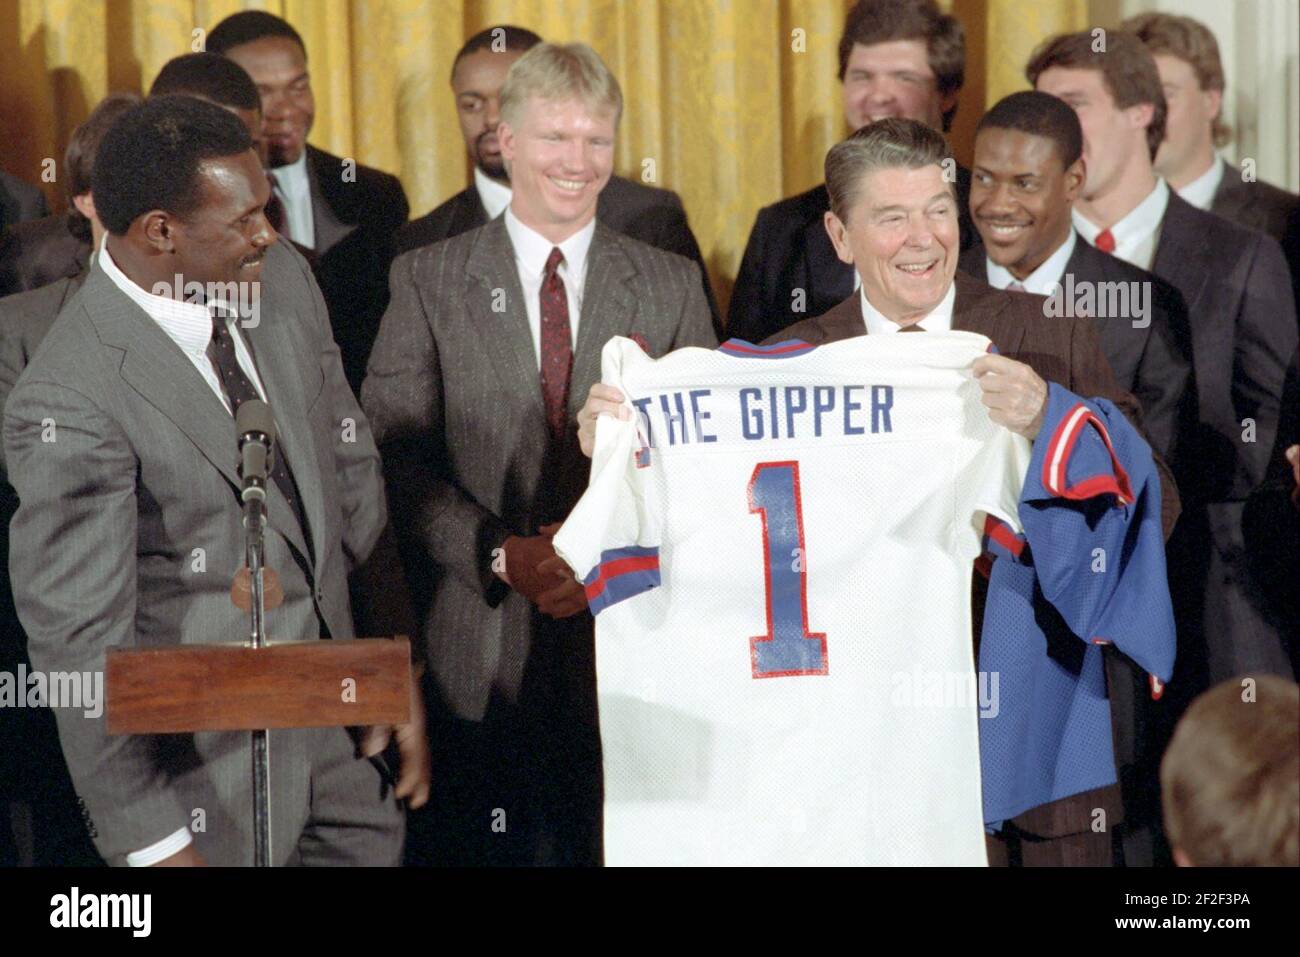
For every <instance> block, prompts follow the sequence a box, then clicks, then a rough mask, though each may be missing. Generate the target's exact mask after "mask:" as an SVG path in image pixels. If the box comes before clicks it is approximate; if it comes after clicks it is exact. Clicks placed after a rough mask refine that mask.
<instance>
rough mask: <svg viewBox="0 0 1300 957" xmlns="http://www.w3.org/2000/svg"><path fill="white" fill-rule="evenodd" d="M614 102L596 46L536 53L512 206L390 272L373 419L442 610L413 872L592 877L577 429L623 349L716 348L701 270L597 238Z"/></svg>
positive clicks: (512, 123)
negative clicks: (574, 528)
mask: <svg viewBox="0 0 1300 957" xmlns="http://www.w3.org/2000/svg"><path fill="white" fill-rule="evenodd" d="M622 106H623V99H622V93H621V91H620V90H619V86H618V81H617V80H616V79H615V78H614V77H613V75H612V74H611V73H610V72H609V70H608V68H607V67H606V66H605V64H604V63H603V62H601V60H600V58H599V57H598V56H597V55H596V54H595V52H594V51H592V50H591V48H590V47H587V46H584V45H582V44H570V45H567V46H557V45H554V44H549V43H541V44H537V45H535V46H533V47H532V48H531V49H530V50H529V51H528V52H527V53H525V54H523V55H522V56H520V57H519V59H518V60H517V61H516V62H515V63H514V65H513V66H512V67H511V68H510V72H509V75H508V76H507V78H506V81H505V85H504V86H503V87H502V89H501V123H500V126H499V128H498V131H497V139H498V141H499V143H500V149H501V157H502V160H503V161H504V162H505V164H506V167H507V169H508V171H509V173H510V183H511V187H512V188H511V195H510V202H509V205H508V206H507V207H506V209H505V211H504V212H503V213H502V214H501V215H499V216H497V217H495V218H494V219H491V220H489V221H488V222H487V223H486V224H484V225H482V226H479V227H478V228H477V229H472V230H470V231H468V232H464V233H461V234H460V235H458V236H454V237H452V238H451V239H448V240H445V241H443V242H440V243H435V244H433V245H427V246H421V247H419V248H417V249H414V250H412V251H411V252H407V253H404V254H402V255H401V256H399V257H397V260H396V261H395V262H394V264H393V280H392V284H393V301H392V304H391V305H390V306H389V308H388V312H387V313H386V314H385V316H384V321H383V325H382V327H381V329H380V334H379V339H378V341H377V342H376V343H375V351H374V354H373V356H372V357H371V360H370V371H369V374H368V375H367V377H366V382H365V386H364V388H363V389H362V403H363V406H364V408H365V410H366V414H367V415H368V416H369V417H370V420H371V421H372V422H373V423H374V428H375V436H376V441H377V443H378V445H379V448H380V451H381V453H382V455H383V460H384V472H385V477H386V479H387V481H388V488H389V494H390V496H391V497H392V501H393V511H394V513H395V514H397V515H400V516H402V521H401V522H400V523H398V524H397V526H396V530H397V533H398V537H399V539H401V540H402V544H403V545H404V546H405V548H406V551H407V554H408V556H410V557H411V560H410V561H408V567H413V568H423V569H424V570H425V579H426V580H425V581H424V582H422V583H420V585H419V587H421V588H423V589H426V590H428V591H429V592H431V594H430V595H429V599H428V601H427V602H421V604H423V605H427V608H428V611H427V614H426V615H425V620H424V634H425V638H426V644H427V648H428V666H429V667H428V680H427V683H426V692H427V694H428V696H429V712H430V722H431V724H430V728H431V736H430V742H431V744H432V747H433V754H434V767H435V771H434V774H433V781H434V787H435V789H436V793H435V795H434V797H433V799H432V801H431V804H430V810H429V811H428V812H427V813H425V814H422V815H421V814H416V815H412V817H411V821H410V834H411V838H410V847H409V849H408V860H410V861H412V862H414V863H439V864H482V863H491V864H569V865H581V864H595V863H598V862H599V861H600V833H601V830H600V808H601V758H600V740H599V732H598V726H597V722H596V689H595V665H594V646H593V631H592V618H591V615H590V613H589V612H588V611H587V604H586V597H585V594H584V592H583V588H582V585H581V584H580V583H578V582H577V581H575V580H574V577H573V574H572V572H570V571H568V570H567V568H566V566H565V565H564V563H563V561H561V560H560V559H559V558H558V557H557V556H556V555H555V550H554V548H553V547H552V545H551V536H552V535H553V534H554V532H555V530H556V529H557V528H558V527H559V526H558V523H559V522H560V521H562V520H563V519H564V518H565V517H566V516H567V515H568V513H569V511H570V509H571V508H572V507H573V505H574V504H575V503H576V502H577V500H578V498H579V497H580V496H581V494H582V492H583V490H584V489H585V488H586V484H587V477H588V473H589V471H590V468H589V466H588V463H587V461H586V459H584V458H583V457H582V454H581V452H580V451H579V449H578V446H577V435H576V429H575V428H574V416H575V413H576V412H577V410H578V407H579V406H580V405H581V403H582V398H583V396H584V395H586V392H587V389H588V387H589V386H590V385H591V384H592V383H594V382H595V381H596V380H597V378H598V377H599V375H600V353H601V349H602V348H603V347H604V345H605V343H606V342H608V341H609V339H610V338H611V337H612V336H616V335H624V336H626V335H630V334H637V335H639V336H641V337H642V340H643V341H644V342H645V348H646V349H647V351H648V352H650V353H651V354H652V355H656V356H658V355H663V354H665V353H667V352H669V351H671V350H673V349H677V348H680V347H682V346H704V347H713V346H716V345H717V340H716V338H715V337H714V334H713V330H712V328H711V325H710V320H709V309H708V305H707V302H706V301H705V297H704V291H703V284H702V281H701V277H700V272H699V267H698V266H696V265H695V264H694V263H693V262H691V261H690V260H688V259H685V258H683V257H681V256H677V255H674V254H672V253H668V252H664V251H663V250H661V249H656V248H654V247H652V246H648V245H646V244H644V243H641V242H637V241H636V240H633V239H629V238H628V237H626V236H624V235H622V234H620V233H618V232H615V231H614V230H612V229H609V228H607V227H606V226H605V225H604V224H603V223H602V222H601V221H600V215H599V196H600V194H601V192H602V191H603V190H604V189H605V187H606V185H607V184H608V182H609V179H610V176H611V174H612V171H613V167H614V141H615V139H616V136H617V129H618V119H619V116H620V114H621V112H622ZM412 583H413V585H415V584H416V581H415V579H414V576H413V582H412Z"/></svg>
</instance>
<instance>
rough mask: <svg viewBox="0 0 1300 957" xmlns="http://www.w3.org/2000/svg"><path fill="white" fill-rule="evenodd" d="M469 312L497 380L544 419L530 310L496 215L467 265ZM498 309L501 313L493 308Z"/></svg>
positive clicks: (482, 232) (480, 234) (478, 237)
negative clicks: (480, 336) (489, 357)
mask: <svg viewBox="0 0 1300 957" xmlns="http://www.w3.org/2000/svg"><path fill="white" fill-rule="evenodd" d="M465 272H466V276H467V280H468V286H469V288H468V290H467V294H466V296H465V307H466V308H467V309H468V310H469V313H470V316H471V318H472V320H473V323H474V328H475V329H477V330H481V335H482V340H481V341H482V342H483V345H484V346H485V348H486V349H487V350H488V354H489V355H490V356H491V357H492V364H493V366H494V367H495V368H496V372H497V381H498V382H500V383H501V385H502V386H503V387H504V388H506V389H509V390H511V391H513V392H514V393H515V394H516V395H517V396H518V397H519V399H520V401H521V403H522V404H523V406H524V407H525V408H527V409H529V411H530V413H531V412H536V415H537V417H538V420H539V421H544V420H545V415H544V411H543V408H542V389H541V382H540V379H539V375H538V371H537V351H536V347H535V346H534V345H533V334H532V331H531V330H530V329H529V328H528V308H527V306H526V305H525V304H524V289H523V286H521V285H520V283H519V271H518V269H517V267H516V266H515V251H514V247H513V246H511V245H510V235H509V234H508V233H507V232H506V223H505V220H504V219H503V218H502V217H500V216H498V217H497V218H496V219H494V220H492V221H491V222H489V223H488V224H487V225H485V226H483V227H482V228H481V229H479V230H478V231H477V233H476V234H475V239H474V247H473V248H472V249H471V250H470V253H469V258H468V260H467V261H466V264H465ZM494 306H497V307H499V308H500V311H497V309H495V308H494Z"/></svg>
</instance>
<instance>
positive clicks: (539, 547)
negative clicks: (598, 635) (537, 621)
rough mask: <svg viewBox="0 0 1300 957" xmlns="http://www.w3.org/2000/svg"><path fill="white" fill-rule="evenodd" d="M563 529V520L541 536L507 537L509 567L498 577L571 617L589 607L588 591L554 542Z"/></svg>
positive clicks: (546, 610)
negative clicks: (556, 550) (558, 552)
mask: <svg viewBox="0 0 1300 957" xmlns="http://www.w3.org/2000/svg"><path fill="white" fill-rule="evenodd" d="M593 434H594V431H593ZM588 454H590V453H588ZM559 528H560V523H559V522H556V523H555V524H553V525H543V526H542V527H541V528H540V529H539V530H538V531H539V533H540V534H537V535H511V536H510V537H509V538H507V539H506V540H505V541H504V542H502V543H501V547H502V548H503V549H504V550H505V557H506V567H505V569H504V570H503V571H500V572H497V576H498V577H499V578H500V579H501V580H502V581H504V582H505V583H506V584H507V585H509V586H510V587H511V588H513V589H514V590H515V591H517V592H519V594H521V595H523V596H524V597H525V598H527V599H528V600H529V601H530V602H532V603H533V604H534V605H536V606H537V610H538V611H540V612H541V613H542V614H544V615H550V616H551V617H552V618H569V617H571V616H573V615H576V614H577V613H578V612H580V611H582V610H583V609H584V608H586V607H587V593H586V591H585V590H584V589H583V587H582V583H581V582H580V581H578V579H577V577H576V576H575V575H574V574H573V570H572V569H571V568H569V566H568V565H566V564H565V563H564V559H562V558H560V556H558V555H556V554H555V548H554V546H552V545H551V537H552V536H553V535H554V534H555V533H556V532H557V531H559Z"/></svg>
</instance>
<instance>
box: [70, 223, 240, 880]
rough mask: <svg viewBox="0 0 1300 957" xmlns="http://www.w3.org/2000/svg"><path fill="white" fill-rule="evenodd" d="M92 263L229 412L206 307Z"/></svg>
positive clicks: (106, 263)
mask: <svg viewBox="0 0 1300 957" xmlns="http://www.w3.org/2000/svg"><path fill="white" fill-rule="evenodd" d="M95 261H96V262H97V263H98V264H99V265H100V268H102V269H103V270H104V273H105V275H107V276H108V278H109V279H111V280H112V281H113V285H115V286H117V288H118V289H120V290H122V292H123V293H125V294H126V295H127V296H128V297H129V298H130V299H131V301H132V302H134V303H135V304H136V305H137V306H139V307H140V308H141V309H143V310H144V312H145V314H146V315H147V316H148V317H149V318H150V319H152V320H153V321H154V322H156V323H157V324H158V325H159V327H160V328H161V329H162V331H163V332H165V333H166V334H167V337H168V338H169V339H171V340H172V342H174V343H176V345H177V346H178V347H179V348H180V350H181V352H183V353H185V357H186V358H187V359H189V360H190V362H191V363H193V364H194V367H195V368H196V369H197V370H198V371H199V374H200V375H201V376H203V381H204V382H206V383H207V384H208V387H209V388H210V389H212V391H213V392H214V393H215V394H216V396H217V398H218V399H220V400H221V402H222V404H223V405H225V407H226V410H227V411H229V410H230V402H229V401H228V400H227V399H226V396H225V393H224V392H222V391H221V380H220V379H219V378H218V377H217V370H216V369H215V368H214V367H213V365H212V360H210V359H209V358H208V356H207V348H208V343H209V342H210V341H211V340H212V319H211V318H210V313H209V312H208V310H207V307H206V306H204V305H202V304H200V303H192V302H181V301H179V300H176V299H172V298H171V297H170V296H156V295H154V294H153V293H151V292H146V291H145V290H144V289H142V288H141V287H140V286H138V285H136V284H135V282H133V281H132V280H131V279H129V278H127V276H126V274H125V273H123V272H122V270H121V269H120V268H119V267H118V265H117V263H115V262H113V257H112V255H111V254H110V253H109V251H108V247H107V245H105V246H102V247H101V248H100V250H99V253H98V255H96V257H95ZM226 328H227V329H229V330H230V335H231V338H232V339H233V340H234V343H235V358H236V359H237V360H238V361H239V367H240V368H241V369H243V370H244V373H245V374H246V375H247V376H248V380H249V381H250V382H251V383H253V387H254V388H255V389H257V394H258V395H260V396H261V397H262V398H263V399H265V398H266V390H265V389H263V388H262V382H261V380H260V379H259V378H258V376H257V369H256V367H255V366H254V365H253V360H252V357H251V356H250V355H249V353H248V348H247V346H245V345H244V339H243V336H241V335H240V334H239V331H238V329H237V327H236V320H234V319H227V320H226ZM193 840H194V838H193V837H192V836H191V834H190V830H189V828H188V827H182V828H181V829H180V830H178V831H175V832H174V833H172V834H169V835H167V836H166V837H164V838H163V839H162V840H161V841H158V842H157V843H155V844H150V845H149V846H148V847H145V848H141V849H140V850H138V851H132V852H131V853H129V854H127V855H126V863H127V866H129V867H150V866H152V865H154V864H157V863H158V862H159V861H161V860H164V859H166V858H168V857H171V856H172V855H173V854H175V853H177V852H179V851H181V850H183V849H184V848H186V847H188V846H189V845H190V843H191V842H192V841H193Z"/></svg>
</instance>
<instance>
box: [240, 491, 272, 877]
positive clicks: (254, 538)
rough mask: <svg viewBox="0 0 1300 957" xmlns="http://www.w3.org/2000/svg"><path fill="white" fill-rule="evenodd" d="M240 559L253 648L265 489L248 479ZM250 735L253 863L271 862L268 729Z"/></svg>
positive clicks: (259, 638)
mask: <svg viewBox="0 0 1300 957" xmlns="http://www.w3.org/2000/svg"><path fill="white" fill-rule="evenodd" d="M243 499H244V561H245V564H246V565H247V566H248V575H249V587H250V590H251V595H250V598H251V601H250V602H249V619H250V620H249V624H250V633H249V637H250V640H251V644H252V646H253V647H254V648H264V647H266V589H265V585H264V582H263V580H262V573H263V570H264V566H263V557H264V555H263V542H262V530H263V527H264V525H265V512H264V511H263V503H264V501H265V499H266V489H265V487H264V486H260V485H259V484H252V483H250V485H249V487H248V488H247V489H246V490H245V492H244V496H243ZM252 736H253V865H254V866H255V867H269V866H270V864H271V752H270V740H269V732H268V731H267V729H265V728H259V729H257V730H255V731H253V732H252Z"/></svg>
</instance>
